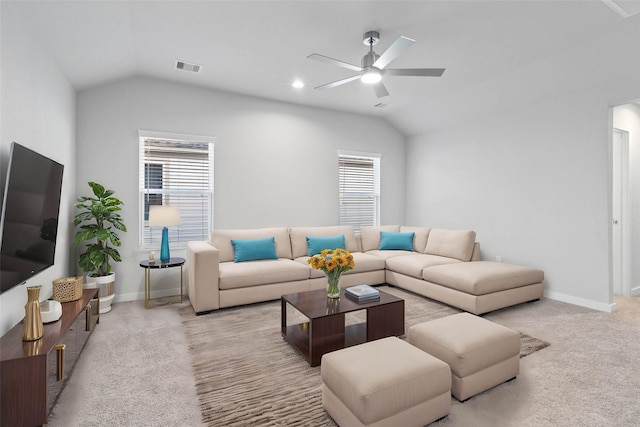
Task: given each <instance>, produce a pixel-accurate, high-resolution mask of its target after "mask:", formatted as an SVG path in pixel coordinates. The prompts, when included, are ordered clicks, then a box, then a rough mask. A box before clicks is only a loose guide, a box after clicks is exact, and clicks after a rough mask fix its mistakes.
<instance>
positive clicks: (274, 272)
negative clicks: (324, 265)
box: [218, 259, 311, 289]
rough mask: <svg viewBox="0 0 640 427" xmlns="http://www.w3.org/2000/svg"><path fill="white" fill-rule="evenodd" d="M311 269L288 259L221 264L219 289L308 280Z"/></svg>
mask: <svg viewBox="0 0 640 427" xmlns="http://www.w3.org/2000/svg"><path fill="white" fill-rule="evenodd" d="M310 270H311V267H309V266H308V265H307V266H305V265H302V264H300V263H297V262H295V261H293V260H290V259H277V260H260V261H251V262H240V263H235V262H221V263H220V279H219V282H218V287H219V288H220V289H235V288H246V287H249V286H256V285H268V284H270V283H281V282H291V281H294V280H305V279H308V278H309V271H310Z"/></svg>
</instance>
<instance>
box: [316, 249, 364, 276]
mask: <svg viewBox="0 0 640 427" xmlns="http://www.w3.org/2000/svg"><path fill="white" fill-rule="evenodd" d="M307 264H309V265H310V266H311V267H312V268H314V269H316V270H322V271H324V272H325V273H329V272H331V273H332V274H337V275H338V276H339V275H340V274H342V273H344V272H345V271H349V270H351V269H353V268H355V266H356V263H355V261H354V259H353V255H351V253H350V252H349V251H347V250H345V249H324V250H322V251H321V252H320V253H319V254H316V255H314V256H312V257H309V258H308V259H307Z"/></svg>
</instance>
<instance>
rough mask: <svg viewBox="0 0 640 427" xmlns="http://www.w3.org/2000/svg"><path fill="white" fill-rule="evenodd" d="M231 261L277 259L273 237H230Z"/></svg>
mask: <svg viewBox="0 0 640 427" xmlns="http://www.w3.org/2000/svg"><path fill="white" fill-rule="evenodd" d="M231 245H232V246H233V262H245V261H255V260H258V259H278V254H276V244H275V238H274V237H265V238H264V239H247V240H238V239H231Z"/></svg>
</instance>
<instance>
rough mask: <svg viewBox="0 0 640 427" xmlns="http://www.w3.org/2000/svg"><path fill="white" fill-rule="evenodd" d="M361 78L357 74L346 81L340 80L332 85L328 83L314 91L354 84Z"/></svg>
mask: <svg viewBox="0 0 640 427" xmlns="http://www.w3.org/2000/svg"><path fill="white" fill-rule="evenodd" d="M359 78H360V74H356V75H355V76H351V77H347V78H346V79H340V80H336V81H335V82H331V83H326V84H323V85H320V86H316V87H314V89H319V90H322V89H331V88H332V87H336V86H340V85H343V84H345V83H349V82H352V81H354V80H358V79H359Z"/></svg>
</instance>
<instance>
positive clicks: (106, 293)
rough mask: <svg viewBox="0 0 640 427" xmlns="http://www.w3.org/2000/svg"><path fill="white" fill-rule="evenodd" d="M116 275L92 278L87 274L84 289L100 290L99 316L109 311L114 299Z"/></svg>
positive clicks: (110, 274)
mask: <svg viewBox="0 0 640 427" xmlns="http://www.w3.org/2000/svg"><path fill="white" fill-rule="evenodd" d="M115 282H116V273H109V274H108V275H106V276H97V277H93V276H91V274H87V277H86V283H85V285H84V286H83V287H84V288H98V289H100V314H104V313H108V312H110V311H111V303H112V302H113V299H114V298H115V296H116V295H115Z"/></svg>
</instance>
